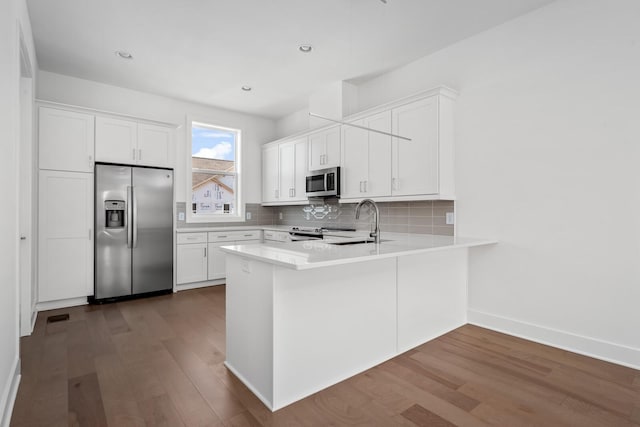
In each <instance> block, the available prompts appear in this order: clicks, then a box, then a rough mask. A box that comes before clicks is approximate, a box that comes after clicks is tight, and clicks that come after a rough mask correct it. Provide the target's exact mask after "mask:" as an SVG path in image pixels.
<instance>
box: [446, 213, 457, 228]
mask: <svg viewBox="0 0 640 427" xmlns="http://www.w3.org/2000/svg"><path fill="white" fill-rule="evenodd" d="M446 215H447V218H446V223H447V225H453V224H455V222H456V214H455V213H454V212H447V214H446Z"/></svg>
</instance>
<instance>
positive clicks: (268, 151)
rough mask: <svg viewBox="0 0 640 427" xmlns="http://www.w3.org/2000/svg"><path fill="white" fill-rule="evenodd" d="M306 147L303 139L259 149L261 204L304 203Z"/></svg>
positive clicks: (305, 141)
mask: <svg viewBox="0 0 640 427" xmlns="http://www.w3.org/2000/svg"><path fill="white" fill-rule="evenodd" d="M307 147H308V145H307V138H306V137H304V138H299V139H296V140H293V141H287V142H282V143H279V144H269V145H266V146H264V147H263V149H262V202H263V203H267V204H271V205H276V204H291V203H295V202H306V201H307V195H306V188H305V182H306V176H307V172H308V167H307V165H308V159H309V157H308V150H307Z"/></svg>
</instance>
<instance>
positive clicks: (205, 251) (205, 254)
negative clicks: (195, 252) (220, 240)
mask: <svg viewBox="0 0 640 427" xmlns="http://www.w3.org/2000/svg"><path fill="white" fill-rule="evenodd" d="M204 257H205V258H206V257H207V248H204Z"/></svg>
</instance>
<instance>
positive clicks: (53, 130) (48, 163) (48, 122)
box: [38, 107, 94, 172]
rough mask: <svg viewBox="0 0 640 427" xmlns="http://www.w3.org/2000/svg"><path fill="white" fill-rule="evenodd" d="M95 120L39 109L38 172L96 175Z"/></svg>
mask: <svg viewBox="0 0 640 427" xmlns="http://www.w3.org/2000/svg"><path fill="white" fill-rule="evenodd" d="M93 135H94V116H93V115H91V114H84V113H76V112H72V111H66V110H60V109H56V108H49V107H40V108H39V127H38V142H39V168H40V169H48V170H59V171H69V172H93V161H94V149H93V147H94V144H93V142H94V139H93Z"/></svg>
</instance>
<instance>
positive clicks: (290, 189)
mask: <svg viewBox="0 0 640 427" xmlns="http://www.w3.org/2000/svg"><path fill="white" fill-rule="evenodd" d="M278 161H279V163H280V198H279V199H280V200H281V201H283V202H287V201H291V200H292V199H294V198H295V197H294V195H293V194H294V192H295V185H296V184H295V174H296V146H295V144H293V143H292V142H286V143H284V144H280V145H279V146H278Z"/></svg>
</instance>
